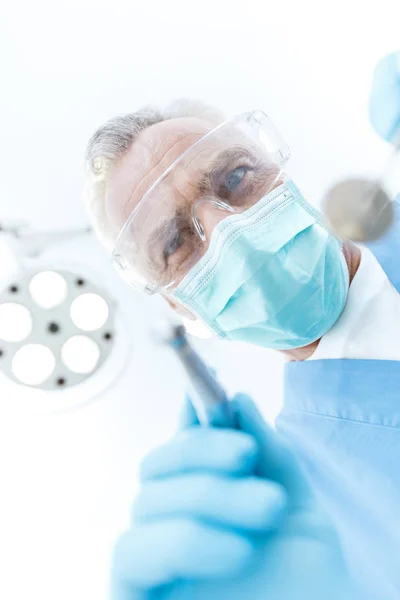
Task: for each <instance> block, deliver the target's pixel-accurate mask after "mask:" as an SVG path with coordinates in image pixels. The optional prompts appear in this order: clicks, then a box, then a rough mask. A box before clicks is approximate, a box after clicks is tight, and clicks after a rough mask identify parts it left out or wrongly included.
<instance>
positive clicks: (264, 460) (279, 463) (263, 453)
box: [232, 394, 311, 505]
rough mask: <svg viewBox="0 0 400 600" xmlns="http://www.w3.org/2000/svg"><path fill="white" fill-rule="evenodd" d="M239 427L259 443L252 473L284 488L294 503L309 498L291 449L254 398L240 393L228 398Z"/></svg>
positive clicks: (300, 502) (297, 503)
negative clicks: (257, 456) (254, 472)
mask: <svg viewBox="0 0 400 600" xmlns="http://www.w3.org/2000/svg"><path fill="white" fill-rule="evenodd" d="M232 402H233V403H234V405H235V410H236V415H237V421H238V425H239V427H240V429H241V430H242V431H244V432H246V433H248V434H250V435H252V436H253V437H254V439H255V440H256V441H257V444H258V447H259V458H258V462H257V466H256V474H257V475H260V476H261V477H265V478H267V479H270V480H272V481H275V482H276V483H279V484H280V485H281V486H283V487H284V488H285V490H286V491H287V493H288V495H289V497H290V499H291V501H292V502H294V503H295V504H296V505H303V504H306V503H308V502H309V500H310V499H311V490H310V487H309V485H308V483H307V481H306V479H305V476H304V474H303V471H302V469H301V467H300V465H299V463H298V461H297V459H296V457H295V456H294V454H293V452H292V451H291V450H290V448H289V447H288V446H287V444H286V443H285V442H284V440H283V439H282V437H281V436H280V435H279V434H278V433H277V432H276V431H274V430H273V429H272V428H271V427H269V425H267V423H266V422H265V420H264V419H263V417H262V416H261V414H260V412H259V411H258V409H257V407H256V405H255V404H254V402H253V401H252V400H251V399H250V398H249V397H248V396H246V395H244V394H238V395H237V396H235V398H234V399H233V400H232Z"/></svg>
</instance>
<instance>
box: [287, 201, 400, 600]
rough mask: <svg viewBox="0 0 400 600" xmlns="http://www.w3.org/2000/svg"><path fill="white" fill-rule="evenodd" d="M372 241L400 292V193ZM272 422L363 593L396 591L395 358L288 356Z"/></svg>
mask: <svg viewBox="0 0 400 600" xmlns="http://www.w3.org/2000/svg"><path fill="white" fill-rule="evenodd" d="M369 248H370V250H371V251H372V252H373V253H374V254H375V256H376V258H377V259H378V261H379V262H380V264H381V266H382V268H383V269H384V270H385V272H386V274H387V275H388V277H389V279H390V280H391V282H392V284H393V285H394V286H395V288H396V289H397V291H398V292H399V293H400V200H398V201H397V202H396V223H395V225H394V226H393V227H392V229H391V231H390V232H389V234H388V235H386V236H385V237H384V238H382V239H381V240H379V241H378V242H374V243H372V244H370V245H369ZM399 344H400V340H399ZM276 426H277V430H278V431H280V432H281V433H282V434H283V435H284V437H286V439H287V440H288V441H289V443H290V444H291V445H292V447H294V449H295V451H296V453H297V454H298V455H299V458H300V460H301V461H302V462H303V465H304V468H305V470H306V474H307V476H308V478H309V479H310V480H311V483H312V485H313V487H314V488H315V489H316V490H317V493H318V494H319V495H320V497H321V500H322V502H323V503H324V504H325V507H326V508H327V510H328V511H329V513H330V514H331V516H332V518H333V519H334V521H335V523H336V525H337V528H338V531H339V534H340V536H341V540H342V543H343V550H344V552H345V555H346V557H347V560H348V563H349V565H350V568H351V570H352V572H353V573H354V575H355V576H356V578H357V579H358V581H359V585H360V589H363V591H364V594H365V598H368V599H370V598H371V599H373V600H392V599H393V600H394V599H400V362H398V361H391V360H353V359H324V360H313V361H306V362H292V363H288V364H287V365H286V367H285V400H284V408H283V411H282V413H281V414H280V416H279V417H278V419H277V422H276Z"/></svg>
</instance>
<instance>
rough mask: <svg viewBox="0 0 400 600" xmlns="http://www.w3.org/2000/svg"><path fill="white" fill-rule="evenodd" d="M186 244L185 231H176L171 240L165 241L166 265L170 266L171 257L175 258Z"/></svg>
mask: <svg viewBox="0 0 400 600" xmlns="http://www.w3.org/2000/svg"><path fill="white" fill-rule="evenodd" d="M184 243H185V231H183V230H179V231H176V232H175V233H174V234H173V235H171V236H170V238H169V239H166V240H165V243H164V247H163V259H164V262H165V264H168V262H169V260H170V258H171V256H173V255H174V254H175V253H176V252H177V251H178V250H179V248H182V246H183V245H184Z"/></svg>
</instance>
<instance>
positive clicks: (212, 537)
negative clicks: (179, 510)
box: [113, 518, 253, 590]
mask: <svg viewBox="0 0 400 600" xmlns="http://www.w3.org/2000/svg"><path fill="white" fill-rule="evenodd" d="M252 555H253V544H252V542H251V541H250V540H249V539H247V538H246V537H244V536H243V535H239V534H238V533H236V532H233V531H229V530H224V529H218V528H215V527H211V526H209V525H206V524H203V523H200V522H197V521H195V520H190V519H185V518H177V519H169V520H165V521H163V520H160V521H155V522H152V523H148V524H142V525H138V526H136V527H134V528H132V529H131V531H129V532H128V533H127V534H125V535H124V536H122V537H121V538H120V540H119V542H118V544H117V546H116V549H115V554H114V561H113V579H114V580H115V581H119V582H124V584H125V585H126V586H128V585H131V586H135V587H138V588H139V589H142V590H145V589H146V588H151V587H156V586H160V585H163V584H168V583H171V582H173V581H174V580H176V579H178V578H181V577H182V578H189V579H190V578H193V579H203V578H206V579H209V578H221V577H230V576H233V575H236V574H239V573H240V572H241V571H242V570H243V569H245V568H246V567H247V566H248V565H249V563H250V561H251V558H252Z"/></svg>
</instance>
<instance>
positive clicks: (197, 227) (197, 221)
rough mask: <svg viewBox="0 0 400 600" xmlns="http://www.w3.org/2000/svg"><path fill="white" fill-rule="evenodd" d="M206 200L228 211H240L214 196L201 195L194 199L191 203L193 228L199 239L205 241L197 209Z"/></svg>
mask: <svg viewBox="0 0 400 600" xmlns="http://www.w3.org/2000/svg"><path fill="white" fill-rule="evenodd" d="M206 202H207V203H209V204H212V205H213V206H214V207H215V208H218V209H220V210H224V211H226V212H229V213H237V212H241V211H238V210H237V209H235V208H233V207H232V206H231V205H230V204H227V203H226V202H224V201H223V200H216V199H215V198H212V197H203V198H199V200H196V202H195V203H194V204H193V205H192V220H193V224H194V228H195V230H196V232H197V233H198V235H199V237H200V239H201V240H202V241H203V242H206V241H207V237H206V234H205V233H204V229H203V226H202V224H201V221H200V219H199V217H198V215H197V211H198V208H199V206H200V205H201V204H205V203H206Z"/></svg>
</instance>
